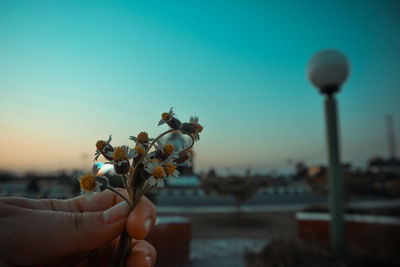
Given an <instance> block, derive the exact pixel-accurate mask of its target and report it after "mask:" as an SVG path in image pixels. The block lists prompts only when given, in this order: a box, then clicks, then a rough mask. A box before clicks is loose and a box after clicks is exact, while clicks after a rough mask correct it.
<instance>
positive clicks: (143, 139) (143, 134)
mask: <svg viewBox="0 0 400 267" xmlns="http://www.w3.org/2000/svg"><path fill="white" fill-rule="evenodd" d="M137 141H138V142H139V143H141V144H146V143H148V142H149V135H148V134H147V133H146V132H140V133H139V134H138V136H137Z"/></svg>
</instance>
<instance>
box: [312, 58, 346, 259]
mask: <svg viewBox="0 0 400 267" xmlns="http://www.w3.org/2000/svg"><path fill="white" fill-rule="evenodd" d="M349 72H350V64H349V61H348V60H347V58H346V56H345V55H343V54H342V53H340V52H338V51H336V50H323V51H320V52H318V53H317V54H315V55H314V56H313V57H312V58H311V60H310V61H309V63H308V66H307V76H308V78H309V80H310V81H311V83H312V84H313V85H314V86H315V87H317V88H318V90H319V92H320V93H321V94H323V95H325V119H326V136H327V148H328V159H329V168H328V178H329V190H328V192H329V206H330V213H331V243H332V247H333V249H334V250H335V252H336V253H337V254H339V255H343V253H344V250H345V224H344V220H343V173H342V166H341V163H340V151H339V133H338V119H337V103H336V98H335V93H337V92H339V91H340V86H341V85H342V84H343V83H344V82H345V81H346V79H347V76H348V75H349Z"/></svg>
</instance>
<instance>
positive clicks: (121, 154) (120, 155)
mask: <svg viewBox="0 0 400 267" xmlns="http://www.w3.org/2000/svg"><path fill="white" fill-rule="evenodd" d="M126 159H128V154H127V153H126V151H125V149H123V148H122V147H120V146H119V147H117V148H116V149H115V151H114V154H113V160H114V161H115V162H118V161H121V160H126Z"/></svg>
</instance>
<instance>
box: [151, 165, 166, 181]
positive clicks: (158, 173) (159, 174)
mask: <svg viewBox="0 0 400 267" xmlns="http://www.w3.org/2000/svg"><path fill="white" fill-rule="evenodd" d="M151 174H152V175H153V176H154V177H156V178H158V179H161V178H163V177H164V176H165V171H164V168H163V167H161V166H157V167H155V168H154V169H153V171H152V173H151Z"/></svg>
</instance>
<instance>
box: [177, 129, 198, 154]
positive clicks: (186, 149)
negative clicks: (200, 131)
mask: <svg viewBox="0 0 400 267" xmlns="http://www.w3.org/2000/svg"><path fill="white" fill-rule="evenodd" d="M186 135H189V136H190V138H192V144H191V145H190V146H189V147H188V148H185V149H184V150H182V151H181V152H179V153H183V152H186V151H188V150H189V149H191V148H192V147H193V145H194V142H195V141H194V138H193V136H192V135H191V134H186Z"/></svg>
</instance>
